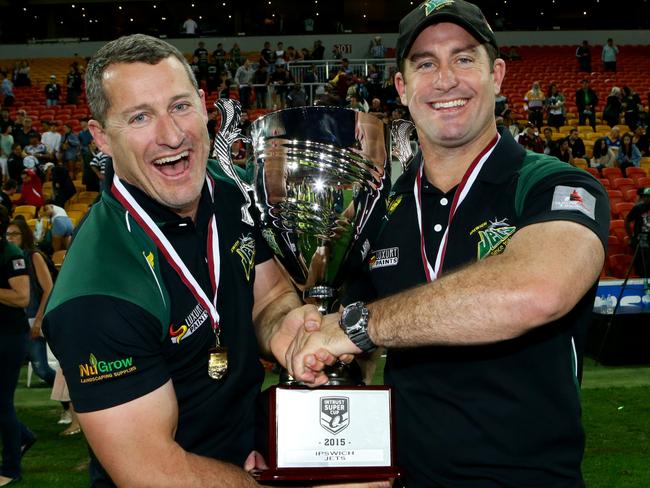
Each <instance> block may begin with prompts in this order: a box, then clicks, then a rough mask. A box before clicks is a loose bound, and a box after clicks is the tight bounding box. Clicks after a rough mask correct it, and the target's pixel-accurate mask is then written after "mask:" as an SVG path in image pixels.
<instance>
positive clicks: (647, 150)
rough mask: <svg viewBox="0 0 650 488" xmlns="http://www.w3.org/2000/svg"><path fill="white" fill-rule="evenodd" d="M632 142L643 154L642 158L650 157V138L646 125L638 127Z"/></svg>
mask: <svg viewBox="0 0 650 488" xmlns="http://www.w3.org/2000/svg"><path fill="white" fill-rule="evenodd" d="M632 142H633V143H634V144H635V145H636V147H637V149H638V150H639V151H640V152H641V157H647V156H650V137H648V133H647V130H646V126H645V125H644V124H639V125H637V126H636V130H635V131H634V135H633V136H632Z"/></svg>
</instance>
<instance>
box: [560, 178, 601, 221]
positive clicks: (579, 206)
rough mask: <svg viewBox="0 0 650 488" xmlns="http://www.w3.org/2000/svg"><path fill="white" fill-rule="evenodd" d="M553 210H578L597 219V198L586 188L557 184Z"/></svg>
mask: <svg viewBox="0 0 650 488" xmlns="http://www.w3.org/2000/svg"><path fill="white" fill-rule="evenodd" d="M551 210H577V211H578V212H582V213H583V214H585V215H586V216H587V217H590V218H592V219H595V218H596V215H595V211H596V198H595V197H594V196H592V195H591V194H590V193H589V192H588V191H587V190H585V189H584V188H580V187H574V186H562V185H560V186H556V187H555V191H554V192H553V203H552V204H551Z"/></svg>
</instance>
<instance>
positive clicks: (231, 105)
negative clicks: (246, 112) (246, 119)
mask: <svg viewBox="0 0 650 488" xmlns="http://www.w3.org/2000/svg"><path fill="white" fill-rule="evenodd" d="M214 106H215V107H216V108H217V110H218V111H219V114H220V115H221V127H220V128H219V131H218V132H217V135H216V136H215V138H214V147H213V148H212V156H213V157H216V158H217V161H218V162H219V165H220V166H221V169H223V172H224V173H226V174H227V175H228V176H229V177H230V178H232V180H233V181H234V182H235V184H236V185H237V187H238V188H239V191H241V192H242V195H244V199H245V200H246V203H244V205H242V207H241V220H242V222H244V223H246V224H248V225H250V226H253V225H254V222H253V217H252V216H251V213H250V207H251V194H250V192H252V191H253V187H252V186H251V185H250V184H248V183H246V182H245V181H243V180H242V179H241V178H240V177H239V175H238V174H237V171H236V170H235V165H234V163H233V162H232V156H231V155H230V146H232V145H233V143H234V142H235V141H238V140H241V141H243V142H245V143H247V144H248V143H250V139H249V138H247V137H245V136H243V135H242V134H241V129H240V128H239V121H240V120H241V105H240V103H239V102H238V101H237V100H231V99H229V98H220V99H218V100H217V101H216V102H214Z"/></svg>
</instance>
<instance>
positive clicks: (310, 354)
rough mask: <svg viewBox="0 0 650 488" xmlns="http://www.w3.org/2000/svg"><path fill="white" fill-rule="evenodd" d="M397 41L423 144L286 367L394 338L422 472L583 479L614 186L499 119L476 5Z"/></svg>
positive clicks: (490, 53) (435, 482) (299, 369)
mask: <svg viewBox="0 0 650 488" xmlns="http://www.w3.org/2000/svg"><path fill="white" fill-rule="evenodd" d="M396 52H397V61H398V66H399V73H398V74H397V75H396V78H395V84H396V88H397V90H398V93H399V96H400V98H401V101H402V103H403V104H404V105H406V106H408V109H409V111H410V113H411V116H412V119H413V121H414V122H415V126H416V129H417V132H418V138H419V143H420V150H419V151H418V153H417V154H416V156H415V157H414V159H413V160H412V161H411V163H410V167H409V169H408V170H407V171H406V172H405V173H404V174H403V175H402V176H401V177H400V178H399V179H398V180H397V181H396V183H395V185H394V187H393V189H392V193H391V196H390V197H389V200H388V204H387V207H386V208H387V209H388V210H387V215H386V221H385V225H384V227H383V229H382V231H381V232H380V234H379V236H377V237H376V238H375V239H374V242H372V243H371V245H370V251H369V252H368V255H367V260H366V262H367V269H366V271H365V273H364V274H362V275H361V276H360V277H359V278H358V280H356V281H355V282H352V283H349V284H348V287H347V294H346V297H344V300H343V302H344V304H347V305H346V307H345V308H344V310H343V311H342V313H341V314H338V313H336V314H330V315H327V316H325V317H324V319H323V321H322V323H321V330H320V331H319V332H312V333H308V332H301V333H299V335H298V336H297V337H296V339H295V341H294V343H293V344H292V346H291V347H290V350H289V354H290V355H291V358H290V360H289V361H288V362H289V365H290V367H289V370H290V373H291V374H292V375H293V376H294V377H295V378H297V379H300V380H303V381H306V382H308V383H310V384H315V385H318V384H322V383H323V382H324V381H326V380H327V378H326V377H325V376H324V374H323V373H322V371H321V368H320V367H316V366H315V365H314V364H315V363H314V360H315V357H314V354H315V353H317V352H319V351H320V350H321V349H325V350H327V351H329V352H330V353H332V354H333V355H335V356H340V355H341V354H349V353H353V354H358V353H361V352H362V351H371V350H372V349H373V348H374V347H376V346H383V347H386V348H387V351H388V355H387V360H386V369H385V372H384V378H385V381H386V383H387V384H389V385H391V386H392V387H393V394H394V401H395V403H394V405H395V423H394V428H395V429H396V441H397V442H396V454H397V464H398V466H399V467H400V469H401V471H402V473H403V475H404V482H405V485H406V486H408V487H409V488H413V487H417V488H425V487H426V488H430V487H450V486H453V487H472V488H476V487H497V486H500V487H503V486H510V487H524V486H544V487H560V486H562V487H579V486H583V481H582V476H581V472H580V463H581V460H582V455H583V450H584V433H583V430H582V427H581V423H580V395H579V381H580V378H581V366H582V360H581V358H582V349H583V339H584V335H585V331H586V327H587V324H588V322H589V320H590V318H591V310H592V306H593V300H594V296H595V291H596V284H597V280H598V276H599V274H600V270H601V269H602V266H603V262H604V257H605V244H606V242H607V235H608V226H609V205H608V200H607V195H606V194H605V192H604V190H603V188H602V186H601V185H600V184H599V183H598V182H597V181H596V180H595V179H593V178H592V177H591V176H590V175H589V174H588V173H586V172H584V171H580V170H578V169H576V168H573V167H571V166H569V165H567V164H565V163H562V162H560V161H558V160H557V159H556V158H553V157H550V156H547V155H544V154H536V153H532V152H530V151H526V150H525V149H524V148H523V147H522V146H520V145H518V144H517V143H516V142H515V141H514V140H513V139H512V137H511V136H510V134H509V132H508V131H507V130H504V129H501V130H499V131H498V130H497V128H496V123H495V118H494V101H495V95H496V94H497V93H498V92H499V89H500V86H501V82H502V81H503V78H504V76H505V63H504V61H503V60H501V59H498V58H497V52H498V49H497V42H496V39H495V36H494V33H493V32H492V30H491V29H490V27H489V25H488V23H487V22H486V20H485V18H484V17H483V14H482V13H481V11H480V10H479V9H478V8H477V7H476V6H475V5H472V4H470V3H467V2H465V1H462V0H446V1H441V0H437V1H436V0H430V1H428V2H425V3H423V4H422V5H420V6H419V7H417V8H416V9H415V10H413V11H412V12H411V13H410V14H408V15H407V16H406V17H405V18H404V19H403V20H402V22H401V23H400V29H399V37H398V41H397V48H396ZM359 300H363V301H359Z"/></svg>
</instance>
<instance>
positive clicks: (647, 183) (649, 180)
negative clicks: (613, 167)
mask: <svg viewBox="0 0 650 488" xmlns="http://www.w3.org/2000/svg"><path fill="white" fill-rule="evenodd" d="M630 169H631V168H630ZM636 186H637V188H650V177H648V176H646V177H644V178H639V179H638V180H636Z"/></svg>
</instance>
